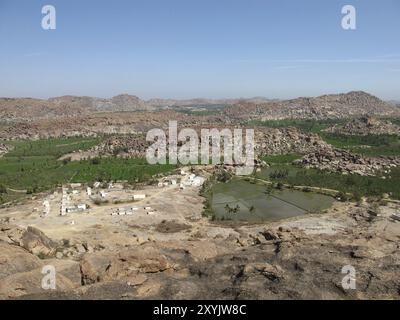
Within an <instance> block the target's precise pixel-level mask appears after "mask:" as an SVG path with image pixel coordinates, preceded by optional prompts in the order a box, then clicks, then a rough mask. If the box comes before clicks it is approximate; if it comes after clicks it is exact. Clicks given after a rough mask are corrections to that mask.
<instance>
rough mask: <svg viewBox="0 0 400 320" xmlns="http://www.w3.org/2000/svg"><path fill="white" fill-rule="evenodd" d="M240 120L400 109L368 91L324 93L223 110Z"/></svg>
mask: <svg viewBox="0 0 400 320" xmlns="http://www.w3.org/2000/svg"><path fill="white" fill-rule="evenodd" d="M224 112H225V114H226V115H227V116H229V117H231V118H236V119H241V120H277V119H317V120H319V119H341V118H353V117H357V116H361V115H364V114H369V115H375V116H398V115H400V110H399V109H398V108H397V107H395V106H393V105H391V104H389V103H387V102H384V101H382V100H380V99H379V98H377V97H375V96H373V95H370V94H368V93H366V92H362V91H356V92H349V93H346V94H332V95H323V96H320V97H316V98H297V99H293V100H285V101H272V102H267V103H251V102H242V103H239V104H238V105H236V106H234V107H232V108H229V109H227V110H225V111H224Z"/></svg>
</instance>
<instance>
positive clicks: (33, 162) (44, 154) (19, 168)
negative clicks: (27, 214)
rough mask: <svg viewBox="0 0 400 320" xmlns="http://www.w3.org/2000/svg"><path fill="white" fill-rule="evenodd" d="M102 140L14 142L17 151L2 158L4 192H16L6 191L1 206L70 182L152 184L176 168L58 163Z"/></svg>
mask: <svg viewBox="0 0 400 320" xmlns="http://www.w3.org/2000/svg"><path fill="white" fill-rule="evenodd" d="M99 141H100V140H99V139H88V138H70V139H49V140H40V141H19V142H14V143H13V145H14V146H15V149H14V150H13V151H12V152H10V153H8V154H6V155H5V156H4V157H3V158H0V182H1V185H2V186H3V187H2V190H3V191H4V190H6V191H12V192H7V193H4V192H2V194H1V198H0V203H4V202H7V201H10V200H12V199H15V198H16V195H18V196H21V195H24V194H33V193H36V192H40V191H45V190H49V189H51V188H54V187H56V186H58V185H61V184H63V183H67V182H82V183H86V182H87V183H90V182H93V181H100V182H101V181H115V180H127V181H129V182H130V183H136V182H144V181H150V180H151V177H152V176H153V175H155V174H158V173H164V172H168V171H170V170H172V169H174V168H175V166H173V165H149V164H148V163H147V161H146V159H139V158H135V159H122V158H94V159H91V160H85V161H83V160H81V161H58V160H57V159H58V158H59V157H60V156H61V155H63V154H65V153H69V152H72V151H75V150H86V149H89V148H91V147H92V146H93V145H95V144H97V143H98V142H99ZM7 189H8V190H7ZM10 189H12V190H10Z"/></svg>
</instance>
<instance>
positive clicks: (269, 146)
mask: <svg viewBox="0 0 400 320" xmlns="http://www.w3.org/2000/svg"><path fill="white" fill-rule="evenodd" d="M255 144H256V146H255V149H256V152H257V154H260V155H278V154H289V153H299V154H307V153H310V152H315V151H317V150H321V149H330V145H329V144H327V143H326V142H325V141H323V140H322V139H321V138H320V137H319V136H318V135H317V134H313V133H304V132H302V131H300V130H298V129H296V128H294V127H288V128H279V129H269V128H268V129H260V130H257V131H256V133H255Z"/></svg>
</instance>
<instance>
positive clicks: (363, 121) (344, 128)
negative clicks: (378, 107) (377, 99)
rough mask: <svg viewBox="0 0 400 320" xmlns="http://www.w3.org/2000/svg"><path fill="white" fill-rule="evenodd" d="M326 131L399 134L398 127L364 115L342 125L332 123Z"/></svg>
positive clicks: (399, 128) (347, 133)
mask: <svg viewBox="0 0 400 320" xmlns="http://www.w3.org/2000/svg"><path fill="white" fill-rule="evenodd" d="M326 131H327V132H333V133H340V134H346V135H361V136H366V135H370V134H371V135H400V127H399V126H397V125H395V124H393V123H391V122H390V121H386V120H379V119H377V118H374V117H370V116H364V117H361V118H359V119H353V120H351V121H350V122H347V123H346V124H344V125H334V126H333V127H330V128H328V129H326Z"/></svg>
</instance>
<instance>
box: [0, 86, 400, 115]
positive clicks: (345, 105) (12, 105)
mask: <svg viewBox="0 0 400 320" xmlns="http://www.w3.org/2000/svg"><path fill="white" fill-rule="evenodd" d="M197 105H198V106H206V105H227V106H229V108H225V109H224V110H223V111H221V112H222V113H221V115H222V116H223V117H225V118H231V119H233V120H234V119H239V120H243V119H257V120H269V119H287V118H298V119H326V118H349V117H357V116H361V115H364V114H369V115H375V116H392V115H397V116H398V115H399V113H400V108H397V107H396V106H394V105H393V104H391V103H388V102H384V101H382V100H380V99H379V98H377V97H375V96H373V95H370V94H368V93H366V92H362V91H357V92H349V93H346V94H333V95H323V96H320V97H315V98H304V97H302V98H297V99H292V100H269V99H267V98H264V97H255V98H238V99H187V100H178V99H176V100H175V99H150V100H147V101H146V100H142V99H140V98H139V97H137V96H134V95H128V94H121V95H118V96H115V97H112V98H110V99H104V98H96V97H87V96H62V97H55V98H50V99H48V100H42V99H32V98H0V117H1V120H2V121H15V120H23V121H30V120H34V119H43V118H57V117H75V116H81V115H88V114H92V113H99V112H133V111H154V110H158V109H163V108H165V107H174V108H175V109H176V108H185V107H189V106H197Z"/></svg>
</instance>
